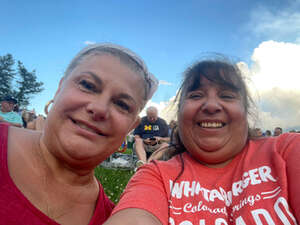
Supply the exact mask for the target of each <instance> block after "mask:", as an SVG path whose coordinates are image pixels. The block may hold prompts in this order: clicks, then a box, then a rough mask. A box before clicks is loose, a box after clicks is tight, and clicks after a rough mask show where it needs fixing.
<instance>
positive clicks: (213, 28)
mask: <svg viewBox="0 0 300 225" xmlns="http://www.w3.org/2000/svg"><path fill="white" fill-rule="evenodd" d="M299 6H300V2H299V0H272V1H271V0H264V1H261V0H247V1H241V0H232V1H225V0H198V1H196V0H193V1H162V0H160V1H158V0H152V1H145V0H142V1H141V0H140V1H137V0H128V1H125V0H123V1H121V0H111V1H99V0H98V1H75V0H73V1H62V0H60V1H57V0H53V1H33V0H29V1H21V0H20V1H12V0H4V1H3V0H1V9H2V10H1V20H0V27H1V30H0V55H5V54H7V53H11V54H12V55H13V56H14V58H15V59H16V60H20V61H22V62H23V63H24V65H25V67H26V68H28V69H29V70H33V69H35V70H36V74H37V76H38V80H40V81H42V82H44V87H45V90H44V91H43V92H42V93H40V94H38V95H37V96H35V97H33V98H32V104H31V106H30V108H35V110H36V111H37V112H38V113H42V112H43V107H44V104H45V103H46V102H47V101H48V100H50V99H51V98H52V97H53V95H54V93H55V91H56V88H57V85H58V82H59V80H60V78H61V76H62V74H63V72H64V70H65V68H66V67H67V65H68V63H69V62H70V60H71V59H72V57H73V56H74V55H75V54H76V53H77V52H78V51H79V50H80V49H81V48H83V47H84V46H85V45H86V43H88V42H113V43H117V44H120V45H123V46H125V47H128V48H130V49H132V50H133V51H135V52H136V53H138V54H139V55H140V56H141V57H142V58H143V59H144V60H145V62H146V64H147V65H148V68H149V70H150V71H151V72H152V73H153V74H155V75H156V76H157V77H158V79H159V80H161V85H160V86H159V89H158V91H157V92H156V94H155V95H154V97H153V99H152V102H153V103H160V102H167V101H169V99H170V98H171V97H172V96H174V95H175V93H176V90H177V88H178V86H179V82H180V79H181V77H180V76H181V73H182V71H183V70H184V69H185V68H186V67H187V66H188V65H189V64H191V63H192V62H194V61H195V60H197V58H199V57H200V56H201V55H202V54H203V53H205V52H219V53H223V54H225V55H228V56H231V57H234V58H235V59H239V60H240V61H243V62H245V63H246V65H247V66H248V68H249V70H252V69H253V68H252V67H253V64H255V63H256V64H257V61H253V55H254V50H255V49H257V48H259V46H260V44H261V43H263V42H267V41H271V40H273V41H275V43H292V44H295V45H298V44H299V43H300V36H299V34H300V33H299V31H300V24H299V22H297V21H295V20H297V19H298V16H299V14H298V12H299V11H300V10H299V9H300V7H299ZM299 18H300V17H299ZM291 21H292V22H291ZM262 102H263V101H262ZM259 105H260V106H261V107H262V108H263V107H264V105H262V104H261V103H259ZM265 105H266V106H268V107H269V104H265ZM272 109H273V110H274V108H272Z"/></svg>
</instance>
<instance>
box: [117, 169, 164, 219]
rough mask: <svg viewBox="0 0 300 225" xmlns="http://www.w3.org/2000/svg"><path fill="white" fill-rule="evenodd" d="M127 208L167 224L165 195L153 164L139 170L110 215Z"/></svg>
mask: <svg viewBox="0 0 300 225" xmlns="http://www.w3.org/2000/svg"><path fill="white" fill-rule="evenodd" d="M128 208H138V209H143V210H146V211H147V212H149V213H151V214H153V215H154V216H156V217H157V218H158V219H159V220H160V221H161V223H162V224H168V200H167V194H166V191H165V187H164V183H163V179H162V177H161V175H160V173H159V170H158V168H157V166H156V165H155V164H154V163H150V164H147V165H144V166H142V167H140V168H139V170H138V172H137V173H136V174H135V175H134V176H133V177H132V178H131V180H130V181H129V183H128V185H127V187H126V189H125V191H124V193H123V194H122V196H121V199H120V202H119V203H118V205H117V206H116V207H115V209H114V210H113V212H112V214H115V213H116V212H118V211H120V210H123V209H128Z"/></svg>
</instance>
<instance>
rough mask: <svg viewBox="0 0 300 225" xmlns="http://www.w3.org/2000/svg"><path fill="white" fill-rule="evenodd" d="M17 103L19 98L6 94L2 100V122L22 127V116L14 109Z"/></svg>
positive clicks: (0, 112)
mask: <svg viewBox="0 0 300 225" xmlns="http://www.w3.org/2000/svg"><path fill="white" fill-rule="evenodd" d="M16 104H17V100H16V99H14V98H12V97H11V96H5V97H4V98H3V99H2V100H1V110H0V123H1V122H2V123H7V124H9V125H12V126H15V127H22V124H23V121H22V117H21V116H20V115H19V114H18V113H17V112H14V111H13V110H14V107H15V105H16Z"/></svg>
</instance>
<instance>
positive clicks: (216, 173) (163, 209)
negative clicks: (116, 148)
mask: <svg viewBox="0 0 300 225" xmlns="http://www.w3.org/2000/svg"><path fill="white" fill-rule="evenodd" d="M181 156H182V160H183V164H182V161H181ZM181 156H180V155H177V156H175V157H173V158H172V159H171V160H169V161H166V162H162V161H155V162H154V163H150V164H147V165H145V166H142V167H141V168H140V169H139V170H138V172H137V173H136V175H135V176H134V177H133V178H132V179H131V181H130V183H129V184H128V186H127V188H126V190H125V192H124V194H123V195H122V197H121V200H120V202H119V204H118V205H117V206H116V208H115V209H114V210H113V214H114V213H116V212H118V211H120V210H122V209H126V208H139V209H144V210H146V211H148V212H150V213H152V214H153V215H155V216H156V217H157V218H158V219H159V220H160V221H161V223H162V224H168V223H169V224H171V225H212V224H214V225H215V224H220V225H221V224H222V225H224V224H242V225H245V224H257V225H258V224H268V225H271V224H273V225H275V224H276V225H277V224H297V223H296V220H297V221H298V222H299V221H300V135H299V134H283V135H281V136H279V137H277V138H273V137H271V138H263V139H259V140H253V141H249V142H248V143H247V145H246V146H245V148H244V149H243V151H241V153H239V154H238V155H237V156H236V157H235V158H234V159H233V160H232V161H231V162H230V163H229V164H228V165H226V166H225V167H223V168H208V167H206V166H204V165H202V164H200V163H198V162H197V161H195V160H194V159H193V158H192V157H191V156H190V155H189V154H188V153H183V154H182V155H181ZM182 165H184V170H183V173H182V174H181V175H180V176H179V177H178V175H179V173H180V171H181V168H182ZM176 178H177V179H176Z"/></svg>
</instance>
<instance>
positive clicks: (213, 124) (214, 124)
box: [200, 122, 222, 128]
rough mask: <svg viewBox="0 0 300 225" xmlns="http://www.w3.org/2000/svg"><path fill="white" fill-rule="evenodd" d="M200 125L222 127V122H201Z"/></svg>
mask: <svg viewBox="0 0 300 225" xmlns="http://www.w3.org/2000/svg"><path fill="white" fill-rule="evenodd" d="M200 126H201V127H204V128H220V127H222V123H219V122H201V123H200Z"/></svg>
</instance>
